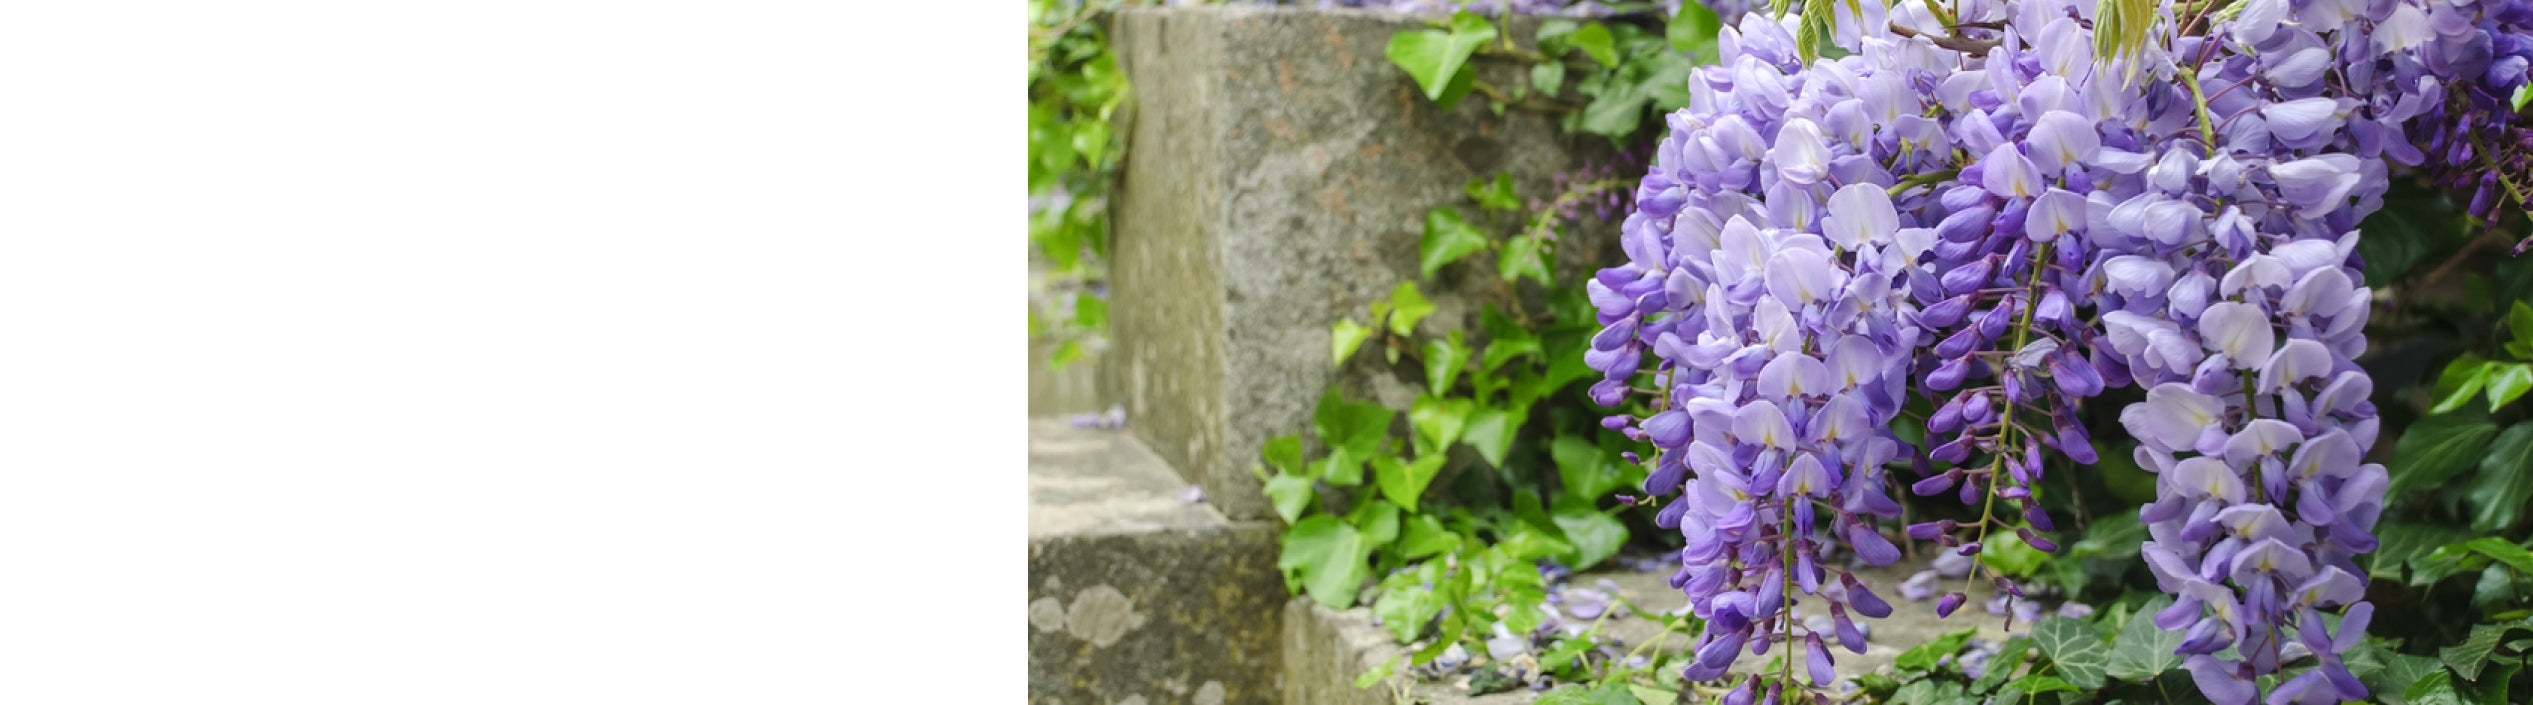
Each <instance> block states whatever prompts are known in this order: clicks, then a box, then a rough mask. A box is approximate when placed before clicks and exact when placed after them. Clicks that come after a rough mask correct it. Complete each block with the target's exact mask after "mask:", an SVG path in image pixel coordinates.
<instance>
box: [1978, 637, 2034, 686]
mask: <svg viewBox="0 0 2533 705" xmlns="http://www.w3.org/2000/svg"><path fill="white" fill-rule="evenodd" d="M2031 650H2032V640H2030V639H2026V638H2023V637H2019V636H2018V637H2014V638H2012V639H2007V640H2005V643H2002V644H1998V645H1997V650H1996V654H1995V655H1993V656H1989V657H1988V662H1987V664H1986V668H1987V672H1986V673H1981V674H1979V678H1978V679H1977V680H1973V681H1971V682H1970V692H1973V693H1994V692H1996V689H1997V686H1999V685H2003V684H2004V683H2005V682H2006V681H2007V680H2009V679H2012V678H2013V677H2014V671H2015V669H2018V668H2021V667H2022V666H2023V662H2024V661H2025V660H2027V658H2028V657H2027V656H2026V653H2027V652H2029V651H2031Z"/></svg>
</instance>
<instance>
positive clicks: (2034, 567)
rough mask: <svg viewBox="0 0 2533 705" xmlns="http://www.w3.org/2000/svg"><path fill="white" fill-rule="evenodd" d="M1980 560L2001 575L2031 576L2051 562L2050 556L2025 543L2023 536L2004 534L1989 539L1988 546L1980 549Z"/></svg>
mask: <svg viewBox="0 0 2533 705" xmlns="http://www.w3.org/2000/svg"><path fill="white" fill-rule="evenodd" d="M1979 560H1980V562H1982V563H1985V564H1987V566H1988V567H1989V568H1991V569H1994V570H1996V571H1997V572H1999V573H2003V574H2006V575H2031V574H2033V573H2034V572H2037V571H2039V570H2040V565H2041V563H2042V562H2044V561H2047V560H2049V554H2047V553H2042V552H2041V551H2040V549H2037V548H2033V547H2031V545H2030V544H2026V543H2024V542H2023V537H2021V536H2016V535H2014V534H2002V535H1996V536H1989V537H1988V542H1987V545H1985V546H1981V547H1980V549H1979Z"/></svg>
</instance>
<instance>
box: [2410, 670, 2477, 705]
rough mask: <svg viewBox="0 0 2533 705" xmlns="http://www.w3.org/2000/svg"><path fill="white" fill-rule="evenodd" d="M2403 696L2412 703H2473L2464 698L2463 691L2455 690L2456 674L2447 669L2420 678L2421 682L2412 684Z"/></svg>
mask: <svg viewBox="0 0 2533 705" xmlns="http://www.w3.org/2000/svg"><path fill="white" fill-rule="evenodd" d="M2401 697H2402V699H2404V700H2408V701H2409V702H2410V705H2471V704H2470V703H2468V702H2465V701H2464V700H2463V696H2462V694H2461V693H2457V692H2454V674H2452V673H2449V672H2446V671H2436V672H2434V673H2429V674H2427V677H2425V678H2420V679H2419V682H2417V683H2412V684H2410V687H2409V689H2408V690H2404V691H2402V692H2401Z"/></svg>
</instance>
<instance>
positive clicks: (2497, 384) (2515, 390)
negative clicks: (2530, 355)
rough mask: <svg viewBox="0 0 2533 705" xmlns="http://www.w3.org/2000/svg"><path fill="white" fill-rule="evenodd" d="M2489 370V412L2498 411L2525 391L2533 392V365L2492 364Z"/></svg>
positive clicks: (2517, 363) (2519, 363)
mask: <svg viewBox="0 0 2533 705" xmlns="http://www.w3.org/2000/svg"><path fill="white" fill-rule="evenodd" d="M2488 369H2489V370H2490V372H2489V374H2488V382H2487V384H2488V392H2489V410H2490V411H2493V412H2494V411H2497V410H2498V407H2501V406H2506V405H2507V402H2511V401H2515V399H2516V397H2521V396H2524V393H2525V391H2527V390H2533V365H2527V364H2524V363H2521V362H2491V363H2489V366H2488Z"/></svg>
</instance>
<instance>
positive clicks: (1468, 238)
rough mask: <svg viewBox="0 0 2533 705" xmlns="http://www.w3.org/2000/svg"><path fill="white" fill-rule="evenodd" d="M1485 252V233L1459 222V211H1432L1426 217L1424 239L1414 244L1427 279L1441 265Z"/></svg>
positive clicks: (1439, 268)
mask: <svg viewBox="0 0 2533 705" xmlns="http://www.w3.org/2000/svg"><path fill="white" fill-rule="evenodd" d="M1484 249H1486V231H1483V230H1479V229H1478V227H1477V226H1475V225H1471V224H1469V221H1467V220H1465V219H1462V218H1461V217H1460V211H1457V210H1452V209H1451V208H1449V207H1443V208H1435V209H1433V210H1431V211H1427V212H1426V213H1425V236H1424V239H1423V240H1422V241H1421V242H1418V243H1417V244H1416V261H1417V263H1418V265H1417V266H1418V267H1419V269H1420V271H1421V273H1422V274H1423V275H1424V276H1425V277H1426V278H1428V279H1430V278H1433V276H1434V272H1436V271H1440V270H1441V269H1442V266H1443V265H1446V264H1450V263H1452V262H1456V261H1459V259H1460V258H1462V257H1467V256H1469V255H1470V254H1471V253H1475V252H1477V251H1479V250H1484Z"/></svg>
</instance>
